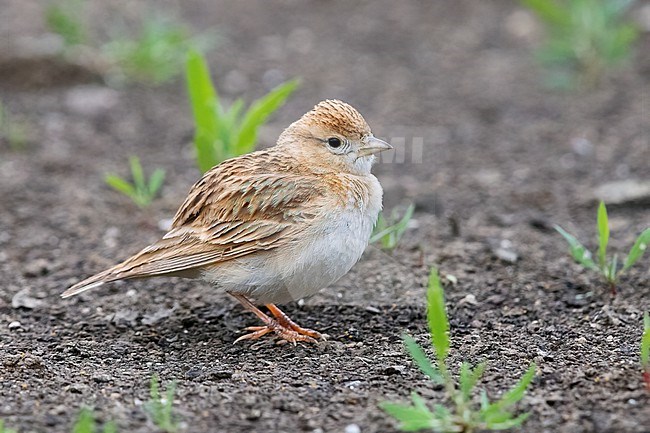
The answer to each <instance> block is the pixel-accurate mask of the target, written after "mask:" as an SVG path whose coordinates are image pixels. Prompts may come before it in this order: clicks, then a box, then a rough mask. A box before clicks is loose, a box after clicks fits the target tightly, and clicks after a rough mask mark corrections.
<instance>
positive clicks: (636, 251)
mask: <svg viewBox="0 0 650 433" xmlns="http://www.w3.org/2000/svg"><path fill="white" fill-rule="evenodd" d="M649 244H650V228H647V229H645V230H644V231H643V233H641V234H640V235H639V237H638V238H636V242H634V245H633V246H632V249H630V252H629V253H628V255H627V258H626V259H625V264H624V265H623V269H622V270H621V271H626V270H628V269H629V268H631V267H632V266H633V265H634V264H635V263H636V262H637V261H638V260H639V259H640V258H641V257H642V256H643V253H645V251H646V250H647V249H648V245H649Z"/></svg>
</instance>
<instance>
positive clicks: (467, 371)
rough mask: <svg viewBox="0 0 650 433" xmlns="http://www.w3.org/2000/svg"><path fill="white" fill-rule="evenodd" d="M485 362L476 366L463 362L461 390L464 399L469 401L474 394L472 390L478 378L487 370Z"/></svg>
mask: <svg viewBox="0 0 650 433" xmlns="http://www.w3.org/2000/svg"><path fill="white" fill-rule="evenodd" d="M485 366H486V364H485V362H481V363H480V364H478V365H477V366H476V367H474V368H473V369H472V367H471V366H470V365H469V363H467V362H463V363H462V364H461V366H460V378H459V382H460V392H461V394H462V396H463V400H465V401H468V400H469V399H470V397H471V395H472V390H473V389H474V387H475V386H476V383H477V382H478V380H479V379H480V378H481V376H483V373H484V372H485Z"/></svg>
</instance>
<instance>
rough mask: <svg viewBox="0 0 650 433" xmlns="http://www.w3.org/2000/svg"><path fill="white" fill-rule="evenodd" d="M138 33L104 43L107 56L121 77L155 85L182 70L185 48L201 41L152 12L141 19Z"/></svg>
mask: <svg viewBox="0 0 650 433" xmlns="http://www.w3.org/2000/svg"><path fill="white" fill-rule="evenodd" d="M141 25H142V27H141V31H140V34H139V35H138V36H137V37H135V38H133V39H129V38H125V37H120V38H117V39H114V40H112V41H110V42H109V43H107V44H106V45H104V47H103V52H104V54H105V55H106V57H107V58H108V59H109V60H110V61H111V63H113V64H114V65H116V69H115V71H114V72H113V73H114V75H116V76H117V78H118V79H120V80H132V81H138V82H144V83H152V84H154V85H157V84H162V83H164V82H167V81H169V80H171V79H173V78H175V77H176V76H178V75H179V74H180V73H181V70H182V64H183V58H184V56H185V53H186V52H187V50H188V49H189V48H190V47H192V46H194V45H201V43H202V42H201V40H200V39H199V38H196V37H192V36H191V34H190V32H189V30H188V29H187V27H185V26H184V25H181V24H178V23H175V22H173V21H171V20H170V19H166V18H161V17H159V16H154V17H152V18H146V19H144V20H143V22H142V24H141Z"/></svg>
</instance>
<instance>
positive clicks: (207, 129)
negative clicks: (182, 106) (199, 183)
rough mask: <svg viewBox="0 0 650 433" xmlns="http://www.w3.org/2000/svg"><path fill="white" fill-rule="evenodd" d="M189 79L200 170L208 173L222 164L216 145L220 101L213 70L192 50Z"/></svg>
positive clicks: (189, 60)
mask: <svg viewBox="0 0 650 433" xmlns="http://www.w3.org/2000/svg"><path fill="white" fill-rule="evenodd" d="M185 79H186V84H187V89H188V93H189V97H190V105H191V106H192V115H193V117H194V128H195V132H194V146H195V148H196V152H197V163H198V166H199V169H200V170H201V171H202V172H203V173H205V172H206V171H208V170H209V169H210V168H212V167H213V166H214V165H216V164H217V163H218V162H220V161H219V160H218V155H217V154H216V149H215V145H214V143H215V141H216V137H217V136H218V132H219V131H218V128H217V121H216V118H215V117H216V107H218V106H219V97H218V94H217V91H216V89H215V87H214V85H213V84H212V79H211V78H210V70H209V69H208V65H207V62H206V61H205V58H204V57H203V55H202V54H201V53H200V52H199V51H197V50H195V49H191V50H189V52H188V54H187V60H186V62H185Z"/></svg>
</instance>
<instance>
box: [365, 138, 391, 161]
mask: <svg viewBox="0 0 650 433" xmlns="http://www.w3.org/2000/svg"><path fill="white" fill-rule="evenodd" d="M392 148H393V146H391V145H390V144H388V143H386V142H385V141H383V140H380V139H378V138H375V137H373V136H372V135H371V136H369V137H368V139H367V140H366V142H365V144H364V145H363V146H362V147H360V148H359V151H358V152H357V154H358V155H359V156H368V155H374V154H375V153H379V152H383V151H384V150H390V149H392Z"/></svg>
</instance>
